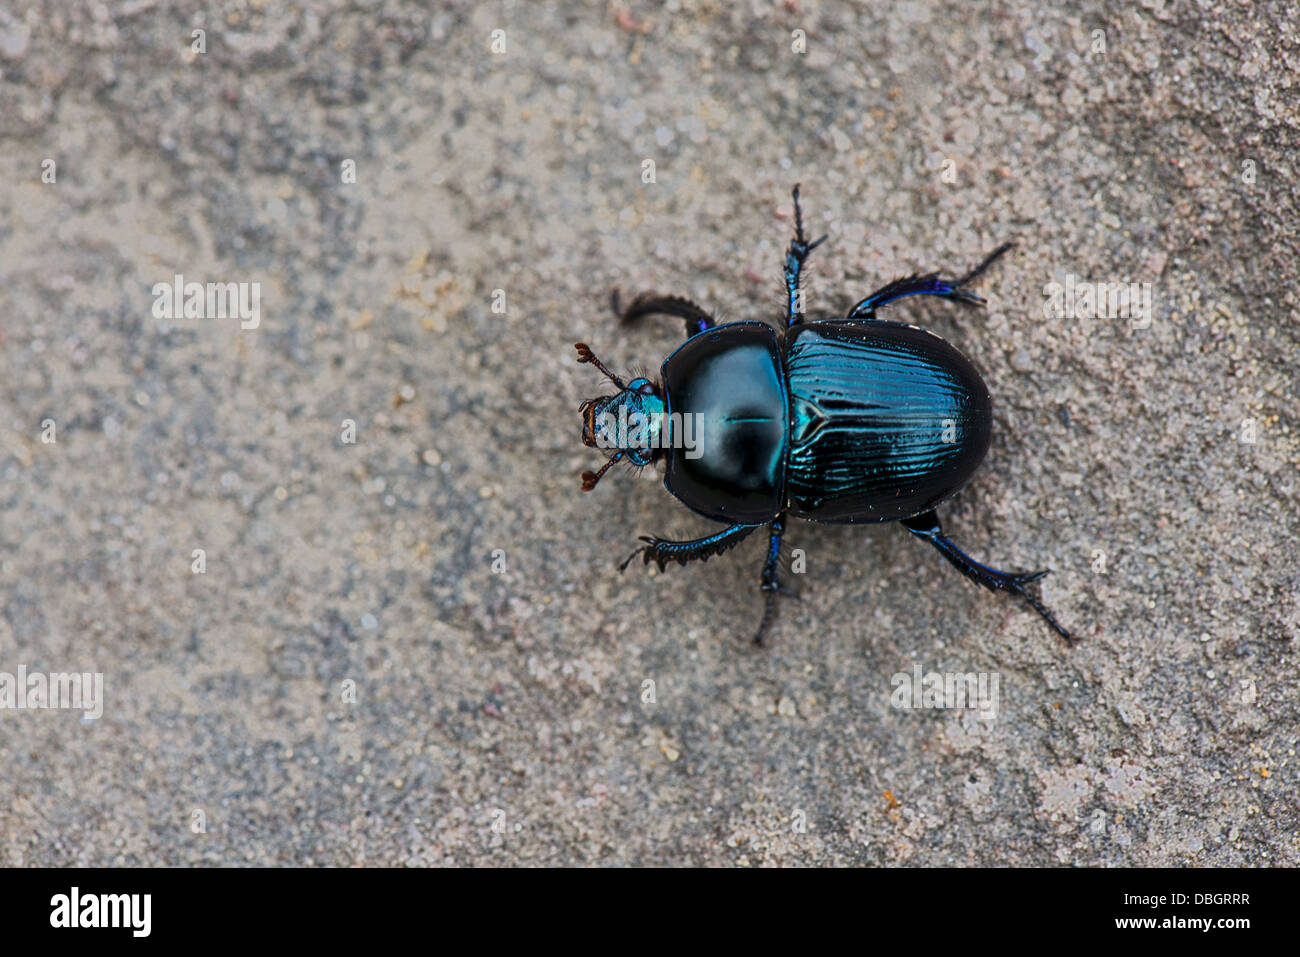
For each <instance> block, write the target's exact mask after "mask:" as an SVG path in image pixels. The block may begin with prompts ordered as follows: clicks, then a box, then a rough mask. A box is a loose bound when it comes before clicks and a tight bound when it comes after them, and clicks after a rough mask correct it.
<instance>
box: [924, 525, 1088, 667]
mask: <svg viewBox="0 0 1300 957" xmlns="http://www.w3.org/2000/svg"><path fill="white" fill-rule="evenodd" d="M903 526H904V527H905V528H906V529H907V530H908V531H909V532H911V533H912V534H913V535H915V536H916V537H917V538H922V539H925V540H926V541H927V542H929V543H930V544H931V545H933V546H934V547H935V548H937V549H938V550H939V554H940V555H942V556H943V557H944V558H946V559H948V561H949V562H951V563H952V565H953V567H954V568H956V569H957V570H958V571H959V572H961V573H962V574H963V575H965V576H966V577H967V578H969V579H970V580H971V581H973V582H974V583H975V584H977V585H983V586H984V587H985V588H987V589H989V590H990V591H1009V592H1014V593H1015V594H1017V595H1019V596H1020V597H1021V598H1023V599H1024V600H1025V601H1027V602H1028V603H1029V606H1030V607H1031V608H1033V609H1034V611H1036V612H1038V613H1039V614H1040V615H1042V616H1043V619H1044V620H1045V621H1046V622H1047V623H1048V624H1049V625H1051V626H1052V629H1053V630H1054V631H1055V632H1056V633H1057V634H1058V635H1060V636H1061V637H1062V638H1064V639H1065V640H1066V642H1067V643H1069V644H1073V643H1074V638H1073V637H1071V635H1070V633H1069V632H1068V631H1066V630H1065V629H1064V628H1063V627H1061V625H1060V623H1059V622H1058V621H1057V620H1056V619H1055V618H1054V617H1053V616H1052V613H1051V612H1050V611H1048V610H1047V608H1045V607H1044V606H1043V604H1042V602H1040V601H1039V600H1038V599H1037V598H1035V597H1034V596H1033V595H1031V594H1029V592H1027V591H1025V586H1026V585H1028V584H1029V583H1030V582H1035V581H1038V579H1040V578H1042V577H1043V576H1044V575H1046V574H1047V572H1045V571H1041V572H1002V571H998V570H997V569H996V568H989V567H988V566H987V565H982V564H980V563H979V562H977V561H975V559H973V558H971V557H970V556H969V555H967V554H966V553H965V552H963V551H962V550H961V549H960V548H958V547H957V546H956V545H954V544H953V543H952V542H951V541H950V540H949V539H948V537H947V536H945V535H944V534H943V526H942V525H940V524H939V516H938V515H936V514H935V513H934V511H933V510H931V511H929V512H924V513H922V514H920V515H916V516H914V517H912V518H907V519H904V520H903Z"/></svg>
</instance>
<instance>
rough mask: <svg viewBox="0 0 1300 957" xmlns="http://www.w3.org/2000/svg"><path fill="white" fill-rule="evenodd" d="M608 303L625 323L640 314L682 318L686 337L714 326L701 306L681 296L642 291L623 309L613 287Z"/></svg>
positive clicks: (640, 315) (634, 319) (710, 317)
mask: <svg viewBox="0 0 1300 957" xmlns="http://www.w3.org/2000/svg"><path fill="white" fill-rule="evenodd" d="M609 304H610V306H611V307H613V309H614V315H616V316H618V318H619V321H620V322H622V323H625V324H626V323H632V322H635V321H636V320H638V319H640V318H641V317H642V316H653V315H663V316H676V317H677V318H678V319H684V320H686V338H687V339H689V338H690V337H691V336H693V335H695V334H696V333H697V332H703V331H704V330H706V329H712V328H713V326H714V319H713V317H712V316H711V315H709V314H708V313H707V312H705V311H704V308H703V307H702V306H697V305H696V304H695V303H693V302H691V301H690V300H689V299H685V298H683V297H681V296H661V295H659V294H658V293H655V292H643V293H641V295H639V296H637V297H636V298H635V299H633V300H632V301H631V302H630V303H628V307H627V308H626V309H624V308H623V303H622V300H621V298H620V297H619V294H618V290H617V289H615V290H614V291H613V292H612V293H610V296H609Z"/></svg>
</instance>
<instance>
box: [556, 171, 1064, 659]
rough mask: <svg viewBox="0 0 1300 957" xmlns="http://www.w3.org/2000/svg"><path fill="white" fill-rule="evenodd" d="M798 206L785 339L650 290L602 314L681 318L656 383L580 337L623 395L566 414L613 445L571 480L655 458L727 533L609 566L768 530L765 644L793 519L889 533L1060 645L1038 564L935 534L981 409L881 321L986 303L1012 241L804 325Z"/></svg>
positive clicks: (704, 555)
mask: <svg viewBox="0 0 1300 957" xmlns="http://www.w3.org/2000/svg"><path fill="white" fill-rule="evenodd" d="M793 200H794V224H795V230H794V239H793V240H792V241H791V243H790V246H789V248H788V249H787V251H786V254H785V270H784V273H785V276H784V279H785V282H784V295H783V300H784V307H785V317H784V323H783V328H782V329H780V330H777V329H774V328H773V327H772V326H770V325H768V324H767V323H763V322H756V321H740V322H728V323H723V324H718V323H717V322H715V320H714V318H713V316H711V315H710V314H709V313H708V312H707V311H705V310H704V309H703V308H702V307H700V306H698V305H696V304H695V303H693V302H691V301H690V300H688V299H684V298H681V297H679V296H660V295H657V294H655V293H643V294H642V295H640V296H638V297H636V299H634V300H633V301H632V302H631V303H630V304H629V305H628V307H627V308H626V309H621V308H620V306H619V302H618V295H617V292H615V294H614V296H613V299H614V309H615V312H616V313H617V314H619V315H620V316H621V318H622V320H623V322H624V323H630V322H633V321H634V320H636V319H639V318H641V317H643V316H647V315H654V314H659V315H666V316H671V317H676V318H679V319H682V320H684V321H685V323H686V335H687V338H686V341H685V342H683V343H682V344H681V345H680V346H679V347H678V348H677V349H676V350H675V351H674V352H672V353H671V354H670V355H669V356H668V358H666V359H665V360H664V361H663V365H662V366H661V368H660V372H659V379H658V380H657V381H655V380H651V379H649V378H647V377H645V376H638V377H636V378H634V379H632V380H631V381H625V380H624V379H623V378H622V377H620V376H617V375H615V374H614V373H612V372H611V371H610V370H609V369H607V368H606V367H605V365H604V364H603V363H602V362H601V361H600V360H599V359H598V358H597V357H596V355H595V353H593V352H592V351H591V349H590V348H589V347H588V346H587V345H586V344H585V343H581V342H580V343H576V344H575V348H576V349H577V350H578V361H579V362H582V363H590V364H591V365H593V366H595V368H596V369H598V370H599V371H600V372H601V373H602V374H603V375H604V376H605V377H606V378H608V379H609V380H610V381H611V382H612V383H613V384H614V386H615V388H617V389H618V392H617V394H615V395H603V396H598V397H596V398H593V399H588V400H586V401H585V402H583V403H582V404H581V406H580V407H579V411H580V412H581V414H582V441H583V444H584V445H587V446H589V447H593V448H595V447H604V448H609V449H612V450H613V451H612V453H611V454H610V456H609V459H608V461H607V462H606V463H605V464H604V465H603V466H602V467H601V469H600V470H599V471H598V472H590V471H587V472H584V473H583V474H582V488H583V491H587V492H590V491H591V490H592V489H594V488H595V487H596V483H597V482H599V481H600V478H601V476H603V475H604V474H605V472H606V471H607V470H608V469H609V468H610V467H611V466H612V465H614V464H615V463H617V462H625V463H627V464H629V465H631V466H633V467H634V468H642V467H645V466H647V465H652V464H657V463H662V464H663V465H664V473H665V474H664V486H665V487H666V488H667V490H668V491H669V492H670V493H671V494H672V495H674V496H675V497H676V498H677V499H678V500H679V501H681V502H682V504H684V505H685V506H686V507H687V508H689V509H691V510H692V511H694V512H696V513H697V514H699V515H701V516H703V517H704V518H707V519H711V520H713V521H716V522H721V523H724V524H725V526H726V527H725V528H723V529H722V530H721V531H718V532H714V533H713V534H712V535H706V536H704V537H703V538H697V539H693V540H690V541H670V540H667V539H663V538H659V537H657V536H642V537H641V538H640V541H642V542H644V543H645V544H643V545H642V546H641V547H639V548H638V549H637V550H636V551H634V552H633V553H632V554H631V555H629V556H628V557H627V559H626V560H624V561H623V563H622V564H621V565H620V566H619V570H620V571H623V570H626V569H627V567H628V565H629V564H630V563H631V562H632V561H633V559H635V558H636V557H637V556H638V555H640V556H642V561H643V563H644V564H646V565H648V564H649V563H650V562H652V561H653V562H654V563H655V564H656V565H657V566H658V567H659V569H660V570H661V571H662V570H664V569H665V568H666V567H667V564H668V563H669V562H670V561H675V562H678V563H679V564H682V565H685V564H686V563H687V562H691V561H706V560H708V559H709V558H710V557H712V556H714V555H720V554H722V553H723V552H725V551H727V550H728V549H730V548H732V547H734V546H735V545H736V544H737V543H738V542H740V541H742V540H743V539H745V538H747V537H748V536H749V535H750V534H752V533H753V532H755V531H757V530H758V529H760V528H764V527H766V528H767V531H768V547H767V553H766V557H765V559H764V562H763V572H762V576H761V579H760V588H761V590H762V591H763V593H764V607H763V618H762V621H761V623H760V624H759V627H758V631H757V632H756V633H755V635H754V642H755V643H756V644H761V643H762V640H763V635H764V633H765V632H766V631H767V629H768V627H769V625H770V624H771V622H772V620H773V617H774V615H775V613H776V602H777V597H778V596H780V595H793V594H794V593H793V592H791V591H790V590H789V589H788V588H786V586H784V585H783V584H782V583H781V581H780V554H781V539H782V536H783V535H784V533H785V528H786V519H787V518H788V517H797V518H803V519H807V520H810V521H813V522H825V523H831V524H849V525H854V524H867V523H875V522H899V523H901V524H902V526H903V527H904V528H905V529H907V531H908V532H910V533H911V534H912V535H914V536H916V537H917V538H919V539H921V540H922V541H925V542H928V543H929V544H930V545H932V546H933V547H934V548H935V549H937V550H938V552H939V554H941V555H942V556H943V557H944V558H945V559H947V560H948V561H949V562H950V563H952V565H953V566H955V567H956V568H957V570H958V571H959V572H961V573H962V574H963V575H965V576H966V577H967V578H969V579H970V580H971V581H973V582H975V583H976V584H978V585H983V586H984V587H985V588H988V589H990V590H992V591H1002V592H1010V593H1013V594H1015V595H1019V596H1020V597H1021V598H1023V599H1024V600H1025V601H1026V602H1027V603H1028V604H1029V605H1030V607H1032V608H1033V609H1034V611H1036V612H1037V613H1038V614H1039V615H1040V616H1042V618H1043V620H1044V621H1046V622H1047V624H1048V625H1050V626H1051V627H1052V629H1053V630H1055V631H1056V633H1057V634H1059V635H1060V636H1061V637H1062V638H1064V639H1065V640H1066V642H1067V643H1069V642H1072V640H1073V639H1072V638H1071V635H1070V633H1069V632H1068V631H1067V630H1066V629H1065V628H1064V627H1063V626H1062V625H1061V624H1060V623H1059V622H1058V621H1057V620H1056V618H1055V617H1054V616H1053V615H1052V613H1051V612H1050V611H1048V609H1047V608H1046V607H1044V605H1043V604H1042V602H1041V601H1040V600H1039V599H1038V598H1036V597H1035V596H1034V595H1033V594H1031V593H1030V591H1028V590H1027V589H1026V586H1027V585H1029V584H1030V583H1032V582H1034V581H1037V580H1038V579H1040V578H1042V577H1043V576H1044V575H1046V574H1047V572H1046V571H1038V572H1029V573H1024V572H1006V571H999V570H998V569H996V568H990V567H989V566H987V565H983V564H981V563H980V562H977V561H976V560H975V559H973V558H971V557H970V556H969V555H967V554H966V553H965V552H964V551H962V550H961V549H960V548H958V547H957V546H956V545H955V544H953V542H952V541H951V540H950V539H949V538H948V537H947V536H946V535H944V533H943V527H942V525H941V524H940V522H939V517H938V514H937V513H936V511H935V509H936V507H937V506H939V505H940V504H942V503H943V502H945V501H947V500H948V499H949V498H951V497H952V496H953V495H954V494H956V493H957V492H958V491H959V490H960V489H961V488H962V487H963V486H964V485H965V484H966V483H967V482H968V481H969V480H970V478H971V476H972V475H973V474H974V472H975V470H976V469H977V468H978V467H979V465H980V463H981V462H982V461H983V459H984V455H985V453H986V452H987V451H988V447H989V440H990V436H991V434H992V425H993V408H992V402H991V400H990V398H989V391H988V388H987V387H986V386H985V384H984V381H983V379H981V378H980V375H979V373H978V372H977V371H976V370H975V367H974V366H973V365H972V364H971V362H970V360H969V359H967V358H966V357H965V356H964V355H962V354H961V353H960V352H958V351H957V349H955V348H954V347H953V346H951V345H950V344H949V343H948V342H946V341H945V340H944V339H942V338H940V337H939V336H937V335H935V334H934V333H932V332H928V331H926V330H924V329H921V328H920V327H918V326H914V325H910V324H907V323H900V322H888V321H885V320H882V319H878V318H876V312H877V310H879V309H880V308H881V307H882V306H885V305H888V304H889V303H891V302H895V301H897V300H899V299H902V298H904V297H906V296H938V297H940V298H943V299H947V300H949V301H952V302H958V303H964V304H967V305H971V306H981V305H983V304H984V300H983V299H982V298H981V297H979V296H977V295H976V294H975V293H973V292H971V291H970V289H969V288H968V287H969V286H970V284H971V283H972V282H974V281H975V280H976V279H977V278H979V277H980V276H981V275H982V274H983V273H984V272H985V271H986V270H987V269H988V268H989V266H991V265H992V264H993V263H994V262H995V261H996V260H997V259H998V258H999V257H1000V256H1002V255H1003V254H1004V253H1005V252H1006V251H1007V250H1008V249H1010V248H1012V246H1013V245H1014V243H1004V244H1003V245H1001V246H999V247H998V248H997V249H995V250H993V252H991V253H990V254H989V255H988V256H986V257H985V258H984V260H983V261H982V262H981V263H980V264H979V265H977V266H976V267H975V268H974V269H972V270H971V271H970V272H968V273H966V274H965V275H964V276H961V277H960V278H957V279H944V278H942V277H941V276H940V275H939V273H938V272H931V273H927V274H924V275H920V274H912V275H910V276H906V277H904V278H902V279H896V280H894V281H893V282H890V283H888V284H886V285H885V286H882V287H881V288H880V289H877V290H876V291H875V292H873V293H871V295H869V296H867V297H866V298H864V299H862V300H860V301H859V302H858V303H857V304H856V305H854V306H853V308H851V309H850V310H849V311H848V314H847V315H846V316H844V317H842V318H835V319H819V320H810V319H807V318H806V317H805V315H804V308H803V296H802V290H801V280H802V276H803V271H804V265H805V262H806V261H807V258H808V255H809V254H810V253H811V252H812V251H813V250H814V249H816V248H817V247H818V246H820V245H821V244H822V243H823V242H825V241H826V238H827V237H826V236H822V237H821V238H820V239H817V240H815V241H813V242H808V240H807V238H806V237H805V235H804V229H803V213H802V210H801V209H800V206H799V187H798V186H797V185H796V186H795V187H794V190H793ZM628 423H633V425H634V427H633V428H632V429H631V430H629V429H628V427H627V426H628ZM692 432H694V433H695V435H694V436H693V435H692ZM692 438H694V439H695V441H694V442H693V443H692V441H691V440H692Z"/></svg>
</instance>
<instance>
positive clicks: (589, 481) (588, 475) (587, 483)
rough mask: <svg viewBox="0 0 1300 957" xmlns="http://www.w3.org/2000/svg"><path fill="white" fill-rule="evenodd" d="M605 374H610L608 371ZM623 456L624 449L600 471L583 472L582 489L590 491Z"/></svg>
mask: <svg viewBox="0 0 1300 957" xmlns="http://www.w3.org/2000/svg"><path fill="white" fill-rule="evenodd" d="M605 374H606V375H609V373H608V372H607V373H605ZM622 458H623V452H622V450H619V451H618V452H615V453H614V454H613V455H611V456H610V457H609V461H608V462H606V463H605V464H604V465H602V466H601V467H600V471H599V472H583V473H582V490H583V491H584V492H590V491H591V490H592V489H593V488H595V487H596V483H597V482H599V481H600V477H601V476H602V475H604V474H605V473H606V472H608V471H609V467H610V466H611V465H613V464H614V463H615V462H617V461H619V460H620V459H622Z"/></svg>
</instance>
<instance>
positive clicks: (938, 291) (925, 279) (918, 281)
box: [848, 243, 1015, 319]
mask: <svg viewBox="0 0 1300 957" xmlns="http://www.w3.org/2000/svg"><path fill="white" fill-rule="evenodd" d="M1014 245H1015V243H1003V244H1002V245H1001V246H999V247H998V248H997V249H995V250H993V252H991V253H989V254H988V255H987V256H985V257H984V261H983V262H982V263H980V264H979V265H978V266H976V267H975V268H974V269H972V270H971V271H970V272H968V273H967V274H966V275H964V276H962V277H961V278H960V279H944V278H942V277H940V275H939V274H938V273H937V272H932V273H927V274H926V275H924V276H906V277H904V278H903V279H895V280H894V281H893V282H891V283H888V284H887V285H884V286H881V287H880V288H879V289H877V290H876V291H875V292H873V293H872V294H871V295H869V296H867V298H866V299H863V300H862V301H861V302H859V303H858V304H857V305H856V306H854V307H853V308H852V309H850V310H849V315H848V318H850V319H871V318H873V317H874V314H875V312H876V310H877V309H879V308H880V307H881V306H885V305H888V304H889V303H891V302H894V301H896V300H898V299H902V298H904V297H905V296H941V297H942V298H944V299H949V300H951V301H953V302H964V303H966V304H967V305H971V306H982V305H984V299H983V298H982V297H980V296H977V295H975V293H973V292H971V291H970V290H969V289H967V288H965V287H966V286H967V285H968V284H969V283H972V282H974V281H975V280H976V279H978V278H979V277H980V276H981V275H982V274H983V273H984V270H986V269H988V268H989V266H992V265H993V263H994V262H996V261H997V259H998V257H999V256H1001V255H1002V254H1003V253H1005V252H1006V251H1007V250H1008V249H1010V248H1011V247H1012V246H1014Z"/></svg>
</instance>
